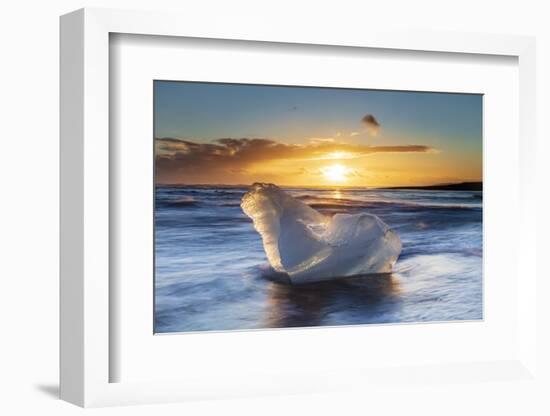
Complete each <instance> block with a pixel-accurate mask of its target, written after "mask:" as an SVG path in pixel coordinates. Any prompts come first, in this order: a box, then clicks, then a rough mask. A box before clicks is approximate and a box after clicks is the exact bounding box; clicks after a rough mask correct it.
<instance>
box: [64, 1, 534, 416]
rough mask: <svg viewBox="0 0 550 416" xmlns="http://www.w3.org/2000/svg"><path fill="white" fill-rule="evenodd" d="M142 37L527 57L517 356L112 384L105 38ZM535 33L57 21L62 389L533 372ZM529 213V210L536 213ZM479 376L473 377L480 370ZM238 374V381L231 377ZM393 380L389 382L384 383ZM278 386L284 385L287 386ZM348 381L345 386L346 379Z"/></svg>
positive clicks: (90, 13) (276, 385)
mask: <svg viewBox="0 0 550 416" xmlns="http://www.w3.org/2000/svg"><path fill="white" fill-rule="evenodd" d="M114 33H119V34H134V35H154V36H171V37H191V38H206V39H226V40H246V41H260V42H280V43H288V44H306V45H333V46H336V47H338V46H339V47H356V48H382V49H388V50H411V51H431V52H439V53H453V54H483V55H505V56H511V57H517V59H518V65H519V106H518V107H519V137H520V141H519V143H520V148H519V154H518V158H519V162H518V163H519V166H520V177H519V185H520V190H519V201H518V203H519V204H520V212H521V217H520V224H519V227H518V230H519V238H518V241H517V242H516V244H517V250H518V263H519V264H518V271H519V270H521V271H522V279H521V281H520V284H519V287H518V293H517V303H518V308H517V310H518V316H517V320H518V323H517V325H518V335H517V340H518V342H519V345H518V349H517V351H518V354H517V356H516V357H513V358H512V357H511V358H510V359H509V360H499V361H483V362H472V363H462V364H460V365H458V364H456V363H441V364H439V365H435V366H434V365H422V363H418V366H415V368H414V369H411V368H407V369H403V371H401V370H399V369H395V368H379V369H370V370H369V371H368V372H362V371H359V370H357V371H355V370H350V369H345V368H343V369H341V370H340V369H336V370H334V369H332V370H330V372H329V373H327V374H329V376H328V377H324V378H322V379H319V377H316V375H315V374H293V373H292V372H291V371H287V369H281V373H280V374H278V375H271V376H270V377H265V378H263V379H256V380H249V381H246V380H240V379H238V377H237V375H236V374H219V377H217V378H216V379H215V380H213V379H212V378H207V377H202V378H201V377H197V375H196V374H195V375H193V376H191V377H188V378H187V379H185V378H184V379H183V380H178V381H149V382H128V383H127V382H112V377H111V374H110V366H111V365H112V363H113V361H114V360H117V359H119V358H120V357H116V356H115V354H113V351H112V350H111V349H110V338H111V337H112V336H113V334H112V332H111V331H112V330H113V328H112V327H111V326H110V308H111V310H112V308H113V307H114V305H112V304H111V303H112V301H113V299H112V298H111V297H110V296H109V293H110V291H112V290H113V287H112V286H111V285H110V280H109V275H110V273H111V268H112V267H113V265H112V264H113V262H112V259H110V253H109V245H110V244H109V242H110V226H111V225H112V224H111V221H112V218H111V217H110V209H111V207H110V201H111V198H110V194H109V190H110V170H112V169H113V166H112V163H113V160H111V159H110V155H109V136H110V131H109V128H110V127H109V126H110V125H109V117H110V113H109V97H110V86H109V36H110V34H114ZM534 110H535V42H534V39H532V38H529V37H517V36H505V35H486V34H464V33H437V34H434V33H429V32H413V33H411V32H403V33H399V32H395V31H388V32H379V31H375V30H370V31H369V30H368V29H367V30H364V29H363V28H359V29H357V28H356V29H350V32H346V33H337V34H336V33H332V34H328V33H327V32H326V31H325V30H323V28H321V27H319V28H315V27H312V28H311V30H308V31H307V32H303V31H298V30H292V29H289V28H285V30H282V29H281V28H280V27H279V26H278V25H276V24H273V25H272V26H271V25H265V24H262V25H255V24H253V23H252V22H251V24H250V27H246V26H242V25H240V26H238V27H236V26H235V25H233V24H231V22H225V21H224V20H220V21H218V22H216V24H215V25H205V24H204V23H203V22H200V21H194V20H193V19H189V18H187V17H186V16H181V15H178V14H171V13H156V12H155V13H151V12H135V11H118V10H107V9H82V10H78V11H76V12H73V13H70V14H68V15H65V16H63V17H62V18H61V340H60V347H61V357H60V358H61V390H60V393H61V398H62V399H64V400H67V401H69V402H71V403H74V404H77V405H80V406H85V407H87V406H107V405H118V404H138V403H158V402H167V401H182V400H191V399H196V398H216V397H242V396H253V395H257V394H258V395H260V394H281V393H285V392H286V393H300V392H322V391H332V390H335V389H336V390H337V389H340V388H343V387H344V386H347V385H344V384H342V382H341V380H343V379H352V380H354V381H353V383H354V384H355V385H357V386H361V385H368V384H369V383H370V384H373V383H378V382H380V381H381V380H382V381H383V382H385V383H389V382H392V380H395V379H396V378H397V379H400V380H401V381H403V380H406V379H410V380H413V379H416V380H433V379H436V378H440V377H442V378H445V379H448V380H461V381H466V382H479V381H481V380H483V379H486V378H487V377H489V375H491V377H496V378H497V379H498V377H503V378H504V379H507V380H510V379H512V380H515V379H517V380H524V379H526V378H533V377H536V368H537V367H536V355H535V350H536V319H535V318H536V301H535V299H536V292H535V288H536V279H537V270H536V266H535V265H536V261H535V255H536V254H535V253H536V247H535V246H534V244H535V243H534V242H535V240H536V238H535V232H536V218H535V217H534V215H532V214H531V213H533V212H535V211H536V209H535V204H536V200H535V190H534V185H533V184H534V174H535V173H534V172H535V170H534V169H535V163H534V161H535V151H534V146H533V144H534V142H535V130H534V129H535V127H534V126H535V124H536V123H535V119H534V118H535V111H534ZM528 213H529V215H528ZM476 372H477V373H478V374H482V376H479V377H476V376H472V374H476ZM235 380H237V382H235ZM384 380H385V381H384ZM281 386H282V387H281ZM344 388H347V387H344Z"/></svg>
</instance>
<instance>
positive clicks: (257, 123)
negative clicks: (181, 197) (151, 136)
mask: <svg viewBox="0 0 550 416" xmlns="http://www.w3.org/2000/svg"><path fill="white" fill-rule="evenodd" d="M154 89H155V90H154V92H155V104H154V106H155V113H154V114H155V137H156V138H166V137H170V138H180V139H185V140H190V141H193V142H197V143H211V142H213V141H215V140H217V139H220V138H235V139H241V138H264V139H269V140H274V141H277V142H280V143H291V144H306V143H310V142H311V141H312V140H315V139H327V140H328V139H330V140H335V141H337V142H342V143H350V144H357V145H365V146H381V145H383V146H399V145H423V146H427V147H430V148H432V149H434V150H435V151H437V152H439V153H441V154H443V153H444V154H445V157H447V158H454V160H455V162H457V163H458V161H459V160H463V161H464V163H467V164H468V165H471V166H475V165H477V172H478V174H476V175H477V176H480V172H481V160H482V157H481V152H482V96H481V95H473V94H450V93H425V92H402V91H383V90H357V89H335V88H303V87H281V86H260V85H242V84H217V83H188V82H170V81H155V84H154ZM365 114H372V115H374V116H375V117H376V120H377V121H378V122H379V124H380V126H381V130H380V133H379V134H378V135H376V137H374V136H371V135H369V134H367V132H366V131H365V129H364V126H363V125H362V123H361V119H362V117H363V116H365ZM476 175H474V176H476ZM458 176H460V175H458ZM458 176H457V179H458ZM462 176H464V175H462ZM470 176H471V175H470ZM463 179H475V178H473V177H470V178H463ZM477 179H480V178H477Z"/></svg>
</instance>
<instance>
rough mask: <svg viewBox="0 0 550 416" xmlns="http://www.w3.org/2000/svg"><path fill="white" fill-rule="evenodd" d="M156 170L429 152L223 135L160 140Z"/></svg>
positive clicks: (163, 176)
mask: <svg viewBox="0 0 550 416" xmlns="http://www.w3.org/2000/svg"><path fill="white" fill-rule="evenodd" d="M155 145H156V172H157V179H158V180H159V181H160V182H167V181H168V182H173V181H175V179H176V178H179V177H181V176H182V175H187V176H190V177H196V176H198V175H208V174H209V173H216V172H217V173H223V172H227V173H231V174H235V173H240V174H246V172H247V171H246V169H247V167H249V166H251V165H253V164H258V163H262V162H267V161H272V160H282V159H287V160H296V161H299V160H312V159H329V158H331V157H330V155H331V153H332V154H334V153H336V152H338V154H339V155H340V156H341V158H342V159H346V158H356V157H361V156H365V155H368V154H372V153H390V152H429V151H432V150H433V149H432V148H430V147H428V146H422V145H403V146H368V145H359V144H350V143H339V142H316V141H314V142H311V143H307V144H289V143H282V142H278V141H275V140H270V139H260V138H242V139H233V138H223V139H217V140H214V141H212V142H208V143H199V142H194V141H191V140H183V139H174V138H160V139H156V141H155Z"/></svg>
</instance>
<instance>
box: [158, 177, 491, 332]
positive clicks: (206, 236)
mask: <svg viewBox="0 0 550 416" xmlns="http://www.w3.org/2000/svg"><path fill="white" fill-rule="evenodd" d="M248 190H249V188H248V187H226V186H224V187H212V186H174V187H169V186H159V187H157V189H156V208H155V332H157V333H164V332H185V331H220V330H236V329H259V328H281V327H309V326H320V325H357V324H376V323H402V322H430V321H454V320H475V319H481V318H482V310H483V304H482V192H479V191H432V190H395V189H386V190H384V189H357V188H349V189H346V188H335V189H306V188H292V189H285V192H287V193H288V194H290V195H291V196H293V197H294V198H296V199H298V200H300V201H302V202H304V203H306V204H308V205H309V206H310V207H312V208H314V209H315V210H317V211H319V212H320V213H322V214H324V215H326V216H329V217H331V216H334V215H335V214H360V213H368V214H374V215H376V216H378V217H379V218H380V219H381V220H382V221H383V222H384V223H385V224H387V225H388V226H389V227H391V229H393V230H395V232H396V233H397V234H398V235H399V238H400V239H401V243H402V251H401V253H400V256H399V258H398V260H397V262H396V263H395V265H394V266H393V272H392V273H389V274H377V275H364V276H354V277H346V278H338V279H334V280H329V281H321V282H315V283H307V284H301V285H296V284H292V283H291V281H290V280H289V278H288V277H287V276H285V275H284V274H282V273H277V272H276V271H275V270H273V268H271V266H270V265H269V262H268V260H267V258H266V254H265V251H264V247H263V245H262V239H261V236H260V235H259V234H258V232H256V230H255V229H254V226H253V223H252V220H251V219H250V218H249V217H247V216H246V215H245V214H244V212H243V211H242V209H241V207H240V204H241V200H242V197H243V195H244V194H245V193H246V192H247V191H248Z"/></svg>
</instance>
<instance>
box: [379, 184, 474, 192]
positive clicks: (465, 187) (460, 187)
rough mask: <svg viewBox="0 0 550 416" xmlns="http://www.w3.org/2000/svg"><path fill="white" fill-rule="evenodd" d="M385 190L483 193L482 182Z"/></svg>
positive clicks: (399, 187) (397, 187)
mask: <svg viewBox="0 0 550 416" xmlns="http://www.w3.org/2000/svg"><path fill="white" fill-rule="evenodd" d="M385 189H425V190H428V191H430V190H431V191H483V182H460V183H442V184H439V185H427V186H392V187H388V188H385Z"/></svg>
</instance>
